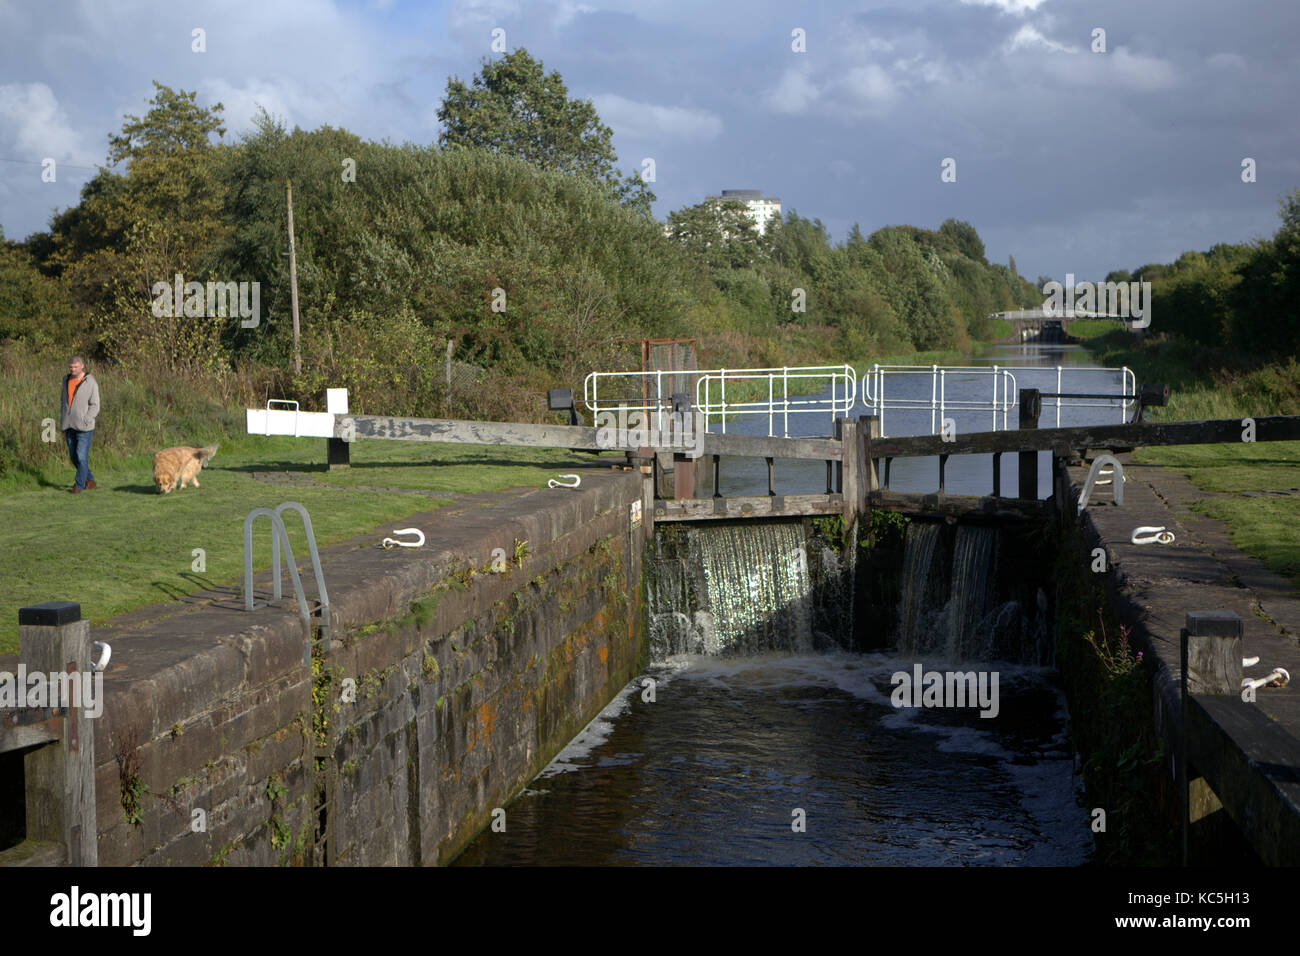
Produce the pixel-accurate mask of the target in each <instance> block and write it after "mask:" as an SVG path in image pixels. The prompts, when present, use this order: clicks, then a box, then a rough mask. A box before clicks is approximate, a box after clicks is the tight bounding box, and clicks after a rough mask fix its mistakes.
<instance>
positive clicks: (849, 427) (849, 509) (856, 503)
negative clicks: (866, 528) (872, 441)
mask: <svg viewBox="0 0 1300 956" xmlns="http://www.w3.org/2000/svg"><path fill="white" fill-rule="evenodd" d="M835 427H836V431H837V432H838V433H839V439H840V461H841V467H840V494H842V495H843V496H844V529H845V534H849V533H850V532H849V530H848V529H850V528H852V527H853V521H854V519H856V518H857V516H858V511H859V509H860V508H861V500H860V499H861V497H862V486H863V476H862V472H861V470H860V469H859V464H858V462H859V457H860V456H861V454H862V449H861V443H860V442H859V441H858V423H857V422H856V421H855V420H854V419H852V418H844V419H837V420H836V422H835Z"/></svg>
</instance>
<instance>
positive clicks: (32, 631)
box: [0, 601, 103, 866]
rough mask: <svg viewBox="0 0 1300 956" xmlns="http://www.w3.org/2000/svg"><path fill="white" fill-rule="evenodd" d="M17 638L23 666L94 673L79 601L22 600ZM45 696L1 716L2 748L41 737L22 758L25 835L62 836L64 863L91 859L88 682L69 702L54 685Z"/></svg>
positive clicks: (53, 840)
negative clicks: (42, 702)
mask: <svg viewBox="0 0 1300 956" xmlns="http://www.w3.org/2000/svg"><path fill="white" fill-rule="evenodd" d="M18 642H19V649H20V659H21V660H22V663H23V665H24V666H25V668H26V672H27V673H28V674H33V673H38V672H39V673H42V674H47V675H50V676H53V675H55V674H60V673H66V674H69V675H71V674H77V675H79V676H78V678H77V684H78V685H80V684H82V683H83V682H84V681H86V680H89V679H90V678H91V674H92V668H93V662H92V660H91V641H90V622H89V621H85V620H83V619H82V617H81V605H80V604H76V603H73V602H71V601H49V602H47V603H45V604H37V605H33V606H31V607H24V608H20V609H19V611H18ZM69 684H70V686H71V682H69ZM100 686H101V687H102V682H101V683H100ZM50 697H51V699H50V700H48V701H47V703H48V704H49V705H50V706H49V707H47V708H41V709H39V710H38V709H36V708H30V707H27V708H22V709H20V710H15V711H10V712H8V713H5V714H3V715H2V716H0V750H9V749H16V748H15V747H14V746H13V745H14V744H17V745H18V746H22V747H27V746H31V745H33V744H44V746H37V747H36V748H35V749H34V750H32V751H30V752H29V753H28V754H26V756H25V757H24V759H23V773H24V776H25V778H26V804H27V839H28V840H30V841H35V842H38V843H47V844H62V845H63V847H64V848H65V852H66V854H67V855H66V859H65V861H64V862H66V865H68V866H96V865H97V864H98V861H99V839H98V833H97V831H96V829H95V732H94V729H93V728H92V727H91V725H90V720H91V719H93V718H91V717H88V716H87V715H86V714H84V713H83V710H84V709H85V705H87V704H88V703H89V701H90V699H91V698H90V697H89V696H88V691H86V690H82V691H81V694H80V698H81V699H80V700H78V699H76V696H74V695H72V694H71V693H70V694H69V698H70V699H68V700H67V703H68V705H69V706H67V707H62V706H59V705H61V704H62V703H63V702H64V701H63V700H61V699H58V697H57V696H56V695H55V694H54V693H51V695H50ZM94 699H95V702H96V709H99V708H102V706H103V700H102V698H100V697H98V696H97V697H95V698H94ZM101 712H102V710H101Z"/></svg>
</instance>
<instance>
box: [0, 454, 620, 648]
mask: <svg viewBox="0 0 1300 956" xmlns="http://www.w3.org/2000/svg"><path fill="white" fill-rule="evenodd" d="M229 444H230V445H233V446H234V448H231V449H230V451H229V453H227V443H226V442H225V441H224V440H223V444H222V448H221V450H220V451H219V452H218V453H217V456H216V458H214V459H213V461H212V464H211V466H209V467H208V468H205V469H204V470H203V471H202V472H201V473H200V478H199V480H200V481H201V482H202V483H203V484H202V487H201V488H193V487H190V488H185V489H183V490H178V491H175V492H173V493H171V494H170V495H159V494H158V493H157V492H156V491H155V489H154V486H153V479H152V464H151V460H150V458H149V457H148V456H144V455H139V456H133V457H128V458H125V459H122V460H120V461H118V462H116V463H114V464H113V465H111V466H104V467H100V466H97V465H96V464H95V455H94V451H93V448H92V451H91V467H92V470H93V471H94V473H95V479H96V482H97V483H98V485H99V487H98V488H97V489H96V490H94V491H90V492H86V493H83V494H80V495H73V494H70V493H69V491H68V489H69V488H70V487H71V486H72V468H71V466H70V465H69V466H66V467H65V468H62V469H59V468H47V469H44V470H43V472H42V474H41V477H40V479H39V482H40V483H39V484H38V485H35V486H33V484H32V483H30V482H29V483H27V484H26V485H18V486H10V487H8V488H6V489H3V491H0V526H3V527H4V528H5V529H6V534H5V538H6V540H7V542H8V544H7V546H6V547H5V548H4V549H3V551H0V581H4V582H5V587H4V588H3V589H2V590H0V653H11V652H16V651H17V650H18V614H17V610H18V608H20V607H22V606H24V605H28V604H37V603H40V602H42V601H53V600H66V601H78V602H80V604H81V606H82V613H83V614H84V615H85V616H86V617H87V618H89V619H90V620H91V621H92V622H94V623H100V622H103V621H106V620H108V619H109V618H112V617H114V616H116V615H118V614H121V613H124V612H126V611H129V610H132V609H134V608H138V607H142V606H144V605H147V604H151V603H155V602H158V601H165V600H172V599H175V598H178V597H181V596H183V595H185V594H190V593H193V592H195V591H199V590H203V589H204V588H207V587H211V586H213V585H217V584H236V583H238V582H239V580H240V578H241V576H242V574H243V521H244V517H245V516H246V515H247V514H248V512H249V511H250V510H252V509H253V508H257V507H267V506H274V505H277V504H279V503H280V502H282V501H298V502H301V503H302V504H303V505H304V506H305V507H306V508H307V510H308V512H309V513H310V514H311V519H312V525H313V528H314V531H315V534H316V540H317V542H318V543H319V544H321V545H322V546H323V545H325V544H328V543H330V542H334V541H340V540H345V539H347V538H350V537H352V536H354V535H356V534H360V533H362V532H367V531H370V530H373V529H376V528H379V527H381V526H384V525H387V524H389V523H390V522H394V521H397V520H399V519H401V518H403V517H405V516H406V515H409V514H413V513H415V512H417V511H425V510H428V509H430V508H434V507H439V506H441V505H444V504H446V503H448V501H450V500H451V499H450V498H437V497H430V496H429V495H428V494H412V493H410V492H411V491H419V492H426V493H427V492H435V493H436V492H440V491H447V492H458V493H471V492H476V491H498V490H501V489H503V488H509V487H514V486H519V485H523V486H528V487H542V486H545V484H546V481H547V479H549V478H553V477H555V476H556V474H558V473H560V472H564V471H570V470H572V469H573V467H574V466H581V465H584V464H585V465H590V464H591V463H592V462H593V461H595V460H597V459H596V456H593V455H579V454H577V453H574V452H569V451H565V450H554V451H553V450H548V449H512V448H497V447H490V446H471V445H443V444H423V443H416V442H385V441H368V442H367V441H362V442H357V443H355V444H354V445H353V446H352V448H351V457H352V462H353V467H352V468H351V469H347V470H337V471H334V472H330V471H328V470H327V469H326V468H325V466H324V460H325V440H324V439H293V438H262V437H255V436H240V437H239V438H237V439H236V440H234V441H232V442H230V443H229ZM613 457H621V456H617V455H616V456H613ZM263 471H271V472H277V471H283V472H291V473H293V474H295V475H296V476H298V477H300V478H309V479H310V480H311V481H312V482H321V483H324V484H325V485H327V486H330V487H310V486H300V485H287V484H286V485H279V484H270V483H267V482H265V481H259V480H256V479H254V478H253V477H252V476H251V473H252V472H263ZM371 489H384V490H371ZM389 489H399V490H389ZM400 489H410V491H404V490H400ZM296 524H297V526H296V527H295V525H296ZM286 526H287V528H288V530H289V536H290V540H291V541H292V543H293V547H294V553H295V554H297V555H305V554H306V546H305V544H304V539H303V534H302V529H301V525H300V523H296V522H295V521H294V520H293V518H292V516H291V517H290V519H289V520H287V521H286ZM257 530H258V536H257V538H256V541H257V542H258V550H257V560H255V562H254V565H255V567H259V568H265V567H267V566H269V565H270V547H269V545H268V544H267V543H266V538H267V527H266V524H265V522H261V523H259V525H258V527H257ZM196 548H201V549H203V551H204V559H205V562H206V567H205V570H204V571H203V572H202V573H199V572H196V571H195V570H194V569H193V568H194V563H195V561H196V557H195V555H194V549H196ZM485 559H486V556H485ZM307 586H308V588H309V589H310V587H311V585H310V584H308V585H307Z"/></svg>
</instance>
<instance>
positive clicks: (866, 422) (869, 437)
mask: <svg viewBox="0 0 1300 956" xmlns="http://www.w3.org/2000/svg"><path fill="white" fill-rule="evenodd" d="M858 421H859V422H860V423H862V425H861V427H862V432H863V436H862V437H863V457H864V458H865V459H866V468H865V469H864V470H863V474H864V475H866V476H867V491H879V490H880V475H879V474H878V473H877V471H876V459H875V458H873V457H872V456H871V443H872V442H873V441H874V440H875V439H877V438H879V437H880V416H879V415H863V416H861V417H860V418H859V419H858Z"/></svg>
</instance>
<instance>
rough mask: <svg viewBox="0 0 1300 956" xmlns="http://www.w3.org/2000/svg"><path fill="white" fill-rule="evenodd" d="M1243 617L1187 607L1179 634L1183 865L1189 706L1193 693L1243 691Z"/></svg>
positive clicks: (1188, 786)
mask: <svg viewBox="0 0 1300 956" xmlns="http://www.w3.org/2000/svg"><path fill="white" fill-rule="evenodd" d="M1243 632H1244V630H1243V625H1242V621H1241V618H1240V617H1239V616H1238V615H1237V613H1236V612H1235V611H1188V612H1187V619H1186V622H1185V623H1184V625H1183V629H1182V631H1181V633H1180V635H1179V644H1180V649H1179V651H1180V656H1181V660H1182V675H1183V679H1182V724H1183V727H1182V733H1181V734H1180V736H1179V743H1178V750H1179V753H1178V789H1179V793H1180V795H1181V797H1182V804H1183V866H1187V865H1188V856H1189V846H1188V836H1189V833H1190V831H1191V825H1192V819H1191V807H1192V792H1191V791H1192V786H1191V772H1190V769H1189V768H1188V765H1187V727H1188V722H1187V706H1188V699H1189V698H1190V696H1191V695H1192V694H1218V695H1224V694H1230V695H1232V696H1234V697H1235V696H1237V695H1239V694H1240V693H1241V675H1242V666H1241V638H1242V634H1243Z"/></svg>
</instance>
